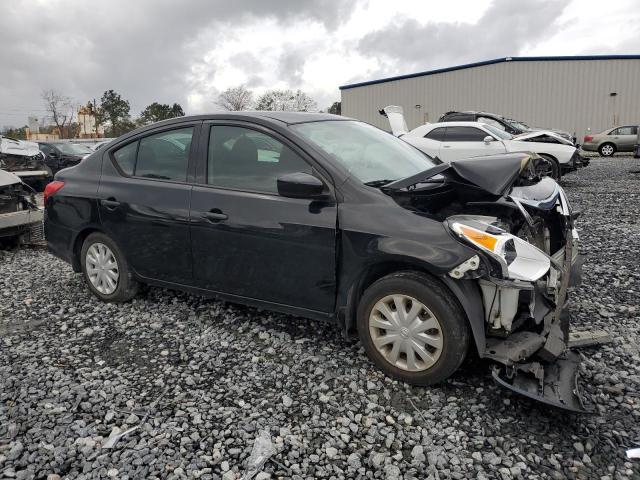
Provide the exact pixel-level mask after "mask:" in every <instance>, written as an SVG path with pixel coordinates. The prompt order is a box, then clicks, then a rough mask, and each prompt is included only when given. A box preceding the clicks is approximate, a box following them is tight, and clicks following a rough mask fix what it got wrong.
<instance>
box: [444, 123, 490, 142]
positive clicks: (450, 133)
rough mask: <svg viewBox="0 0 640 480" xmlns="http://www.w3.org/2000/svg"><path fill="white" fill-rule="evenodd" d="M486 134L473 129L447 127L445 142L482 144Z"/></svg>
mask: <svg viewBox="0 0 640 480" xmlns="http://www.w3.org/2000/svg"><path fill="white" fill-rule="evenodd" d="M487 135H489V134H488V133H487V132H484V131H482V130H480V129H479V128H475V127H447V140H446V141H447V142H482V141H483V140H484V137H486V136H487Z"/></svg>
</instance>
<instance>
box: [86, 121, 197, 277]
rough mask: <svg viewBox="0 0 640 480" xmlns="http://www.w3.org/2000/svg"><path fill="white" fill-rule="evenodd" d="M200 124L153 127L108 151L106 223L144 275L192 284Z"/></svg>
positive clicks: (103, 183)
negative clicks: (193, 170) (192, 207)
mask: <svg viewBox="0 0 640 480" xmlns="http://www.w3.org/2000/svg"><path fill="white" fill-rule="evenodd" d="M199 128H200V126H199V124H198V123H194V124H180V125H179V126H174V127H171V128H166V127H165V128H164V129H162V130H155V131H153V132H149V133H146V134H143V135H141V136H139V137H136V138H134V139H132V140H131V141H130V142H127V143H125V144H120V145H117V146H115V147H113V148H110V149H109V150H108V151H107V152H105V154H104V156H103V162H102V177H101V180H100V186H99V190H98V197H99V199H100V200H99V204H100V205H99V211H100V219H101V222H102V227H103V229H104V230H105V232H106V233H107V235H109V236H110V237H111V238H112V239H113V240H115V242H116V243H117V244H118V246H119V247H120V248H121V249H122V251H123V253H124V255H125V257H126V258H127V261H128V262H129V264H130V265H131V266H132V267H133V269H134V271H135V272H136V273H137V274H138V275H140V276H143V277H145V278H148V279H154V280H162V281H167V282H173V283H179V284H190V283H191V282H192V265H191V248H190V238H189V202H190V198H191V189H192V186H191V184H190V180H192V175H190V173H189V172H190V170H189V169H190V159H191V158H193V155H192V153H193V151H194V148H195V146H196V145H197V142H196V141H195V139H196V138H197V135H198V132H199Z"/></svg>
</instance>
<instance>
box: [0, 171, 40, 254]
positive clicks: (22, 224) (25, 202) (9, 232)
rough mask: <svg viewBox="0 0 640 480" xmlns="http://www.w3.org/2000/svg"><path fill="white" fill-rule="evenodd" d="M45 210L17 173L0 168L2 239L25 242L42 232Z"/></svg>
mask: <svg viewBox="0 0 640 480" xmlns="http://www.w3.org/2000/svg"><path fill="white" fill-rule="evenodd" d="M42 220H43V210H42V209H41V208H38V205H37V201H36V198H35V195H34V193H33V191H32V190H31V188H30V187H29V186H28V185H26V184H25V183H24V182H23V181H22V180H21V179H20V177H18V176H17V175H15V174H13V173H11V172H7V171H5V170H0V241H2V242H4V241H7V240H11V241H16V240H17V241H18V242H19V243H25V242H27V241H30V240H32V237H33V236H35V235H38V236H40V235H41V234H42Z"/></svg>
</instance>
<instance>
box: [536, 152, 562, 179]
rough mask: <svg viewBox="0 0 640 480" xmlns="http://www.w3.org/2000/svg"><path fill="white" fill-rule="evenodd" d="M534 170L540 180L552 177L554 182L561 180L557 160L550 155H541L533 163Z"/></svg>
mask: <svg viewBox="0 0 640 480" xmlns="http://www.w3.org/2000/svg"><path fill="white" fill-rule="evenodd" d="M533 169H534V170H535V172H536V175H537V176H538V177H540V178H543V177H551V178H553V179H554V180H559V179H560V165H558V162H557V161H556V159H555V158H552V157H550V156H549V155H544V154H540V155H539V157H538V158H536V159H535V160H534V162H533Z"/></svg>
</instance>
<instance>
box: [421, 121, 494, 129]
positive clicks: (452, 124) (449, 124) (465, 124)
mask: <svg viewBox="0 0 640 480" xmlns="http://www.w3.org/2000/svg"><path fill="white" fill-rule="evenodd" d="M485 125H486V123H484V122H436V123H428V124H427V126H429V127H431V128H436V127H480V126H485Z"/></svg>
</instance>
